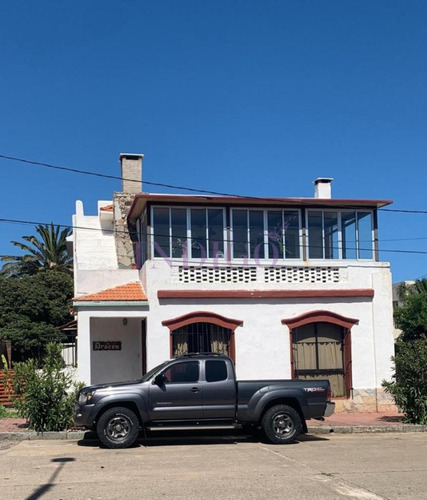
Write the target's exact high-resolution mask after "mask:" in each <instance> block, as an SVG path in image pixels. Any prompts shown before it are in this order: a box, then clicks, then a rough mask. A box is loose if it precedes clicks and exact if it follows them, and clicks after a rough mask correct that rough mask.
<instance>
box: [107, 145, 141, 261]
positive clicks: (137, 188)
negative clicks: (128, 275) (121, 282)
mask: <svg viewBox="0 0 427 500" xmlns="http://www.w3.org/2000/svg"><path fill="white" fill-rule="evenodd" d="M143 158H144V155H141V154H133V153H121V154H120V156H119V161H120V165H121V177H122V191H121V192H119V193H114V195H113V207H114V238H115V241H116V253H117V264H118V267H119V269H133V268H135V262H136V256H137V252H138V250H137V249H138V235H137V231H136V224H135V222H129V223H128V221H127V214H128V213H129V209H130V207H131V205H132V202H133V200H134V198H135V194H137V193H141V191H142V160H143Z"/></svg>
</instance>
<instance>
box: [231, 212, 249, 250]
mask: <svg viewBox="0 0 427 500" xmlns="http://www.w3.org/2000/svg"><path fill="white" fill-rule="evenodd" d="M233 257H234V258H235V259H244V258H245V257H248V211H247V210H233Z"/></svg>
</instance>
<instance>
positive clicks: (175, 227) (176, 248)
mask: <svg viewBox="0 0 427 500" xmlns="http://www.w3.org/2000/svg"><path fill="white" fill-rule="evenodd" d="M171 221H172V257H177V258H181V257H183V256H184V255H185V254H187V210H186V209H185V208H172V209H171Z"/></svg>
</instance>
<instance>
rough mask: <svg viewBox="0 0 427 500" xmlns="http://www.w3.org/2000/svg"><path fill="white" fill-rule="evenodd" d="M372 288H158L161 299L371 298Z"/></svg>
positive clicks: (158, 295)
mask: <svg viewBox="0 0 427 500" xmlns="http://www.w3.org/2000/svg"><path fill="white" fill-rule="evenodd" d="M373 296H374V290H373V289H372V288H354V289H345V290H339V289H329V290H159V291H158V292H157V297H158V298H159V299H160V300H161V299H305V298H311V297H315V298H324V297H344V298H346V297H353V298H354V297H361V298H372V297H373Z"/></svg>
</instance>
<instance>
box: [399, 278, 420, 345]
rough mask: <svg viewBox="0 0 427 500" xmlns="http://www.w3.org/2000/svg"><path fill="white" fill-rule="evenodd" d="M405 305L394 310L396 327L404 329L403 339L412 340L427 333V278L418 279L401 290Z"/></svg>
mask: <svg viewBox="0 0 427 500" xmlns="http://www.w3.org/2000/svg"><path fill="white" fill-rule="evenodd" d="M400 299H401V300H402V301H403V305H402V306H401V307H398V308H397V309H396V310H395V312H394V321H395V324H396V327H397V328H399V329H401V330H402V335H401V337H400V338H401V340H403V341H410V340H415V339H419V338H422V337H425V336H426V335H427V279H423V280H417V281H416V282H415V283H413V284H411V285H406V286H404V287H402V288H401V290H400Z"/></svg>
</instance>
